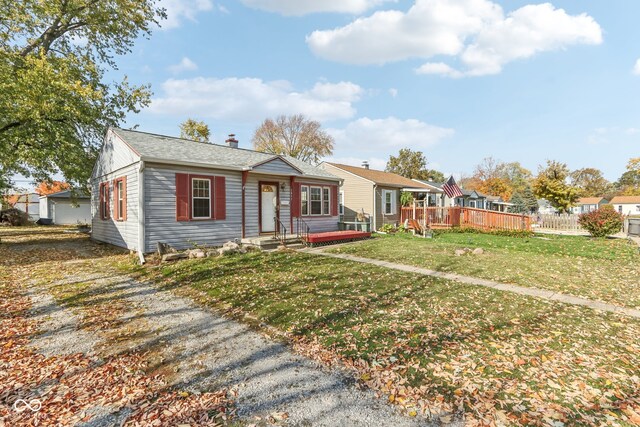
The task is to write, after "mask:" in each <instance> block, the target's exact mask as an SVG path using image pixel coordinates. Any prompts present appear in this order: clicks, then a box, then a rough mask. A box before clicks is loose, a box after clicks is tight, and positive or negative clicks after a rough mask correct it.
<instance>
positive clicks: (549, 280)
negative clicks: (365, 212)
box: [330, 233, 640, 308]
mask: <svg viewBox="0 0 640 427" xmlns="http://www.w3.org/2000/svg"><path fill="white" fill-rule="evenodd" d="M477 247H480V248H483V249H484V250H485V254H483V255H471V254H468V255H464V256H460V257H456V256H454V252H455V250H456V249H463V248H470V249H473V248H477ZM330 252H336V253H347V254H351V255H358V256H363V257H368V258H375V259H382V260H387V261H393V262H398V263H403V264H410V265H414V266H419V267H426V268H429V269H432V270H437V271H446V272H454V273H458V274H463V275H468V276H474V277H479V278H483V279H490V280H495V281H498V282H503V283H513V284H517V285H522V286H529V287H537V288H543V289H550V290H555V291H559V292H563V293H566V294H571V295H576V296H581V297H585V298H590V299H596V300H600V301H605V302H609V303H613V304H618V305H623V306H627V307H631V308H640V255H639V254H638V247H637V246H636V245H635V244H631V243H629V242H628V241H626V240H620V239H593V238H590V237H582V236H536V237H530V238H518V237H505V236H495V235H487V234H479V233H443V234H439V235H436V236H435V237H434V238H433V239H422V238H419V237H413V236H411V235H408V234H397V235H387V236H380V237H376V238H374V239H371V240H369V241H366V242H363V243H360V244H357V245H350V246H343V247H340V248H336V249H331V250H330Z"/></svg>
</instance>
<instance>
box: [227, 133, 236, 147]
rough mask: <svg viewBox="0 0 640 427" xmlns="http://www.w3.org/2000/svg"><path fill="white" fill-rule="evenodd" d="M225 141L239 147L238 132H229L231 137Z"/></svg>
mask: <svg viewBox="0 0 640 427" xmlns="http://www.w3.org/2000/svg"><path fill="white" fill-rule="evenodd" d="M225 142H226V143H227V145H228V146H229V147H231V148H238V140H237V139H236V134H235V133H230V134H229V139H227V140H226V141H225Z"/></svg>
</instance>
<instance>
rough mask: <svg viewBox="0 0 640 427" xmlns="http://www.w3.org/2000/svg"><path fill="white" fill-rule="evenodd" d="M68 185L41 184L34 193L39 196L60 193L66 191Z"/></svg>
mask: <svg viewBox="0 0 640 427" xmlns="http://www.w3.org/2000/svg"><path fill="white" fill-rule="evenodd" d="M68 189H69V184H67V183H66V182H62V181H51V182H41V183H40V184H38V185H37V186H36V190H35V192H36V193H38V194H39V195H41V196H46V195H48V194H53V193H58V192H60V191H64V190H68Z"/></svg>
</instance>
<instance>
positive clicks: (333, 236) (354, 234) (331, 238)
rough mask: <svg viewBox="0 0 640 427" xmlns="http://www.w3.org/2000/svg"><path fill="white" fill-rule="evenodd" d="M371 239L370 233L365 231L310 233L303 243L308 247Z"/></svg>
mask: <svg viewBox="0 0 640 427" xmlns="http://www.w3.org/2000/svg"><path fill="white" fill-rule="evenodd" d="M369 237H371V233H369V232H366V231H353V230H343V231H328V232H325V233H311V234H309V235H308V236H307V237H306V238H305V241H306V242H307V243H309V244H310V245H312V246H313V245H317V244H323V243H324V244H327V243H342V242H347V241H350V240H360V239H368V238H369Z"/></svg>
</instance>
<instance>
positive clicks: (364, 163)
mask: <svg viewBox="0 0 640 427" xmlns="http://www.w3.org/2000/svg"><path fill="white" fill-rule="evenodd" d="M362 167H363V168H365V169H369V162H368V161H366V160H365V161H363V162H362Z"/></svg>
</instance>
